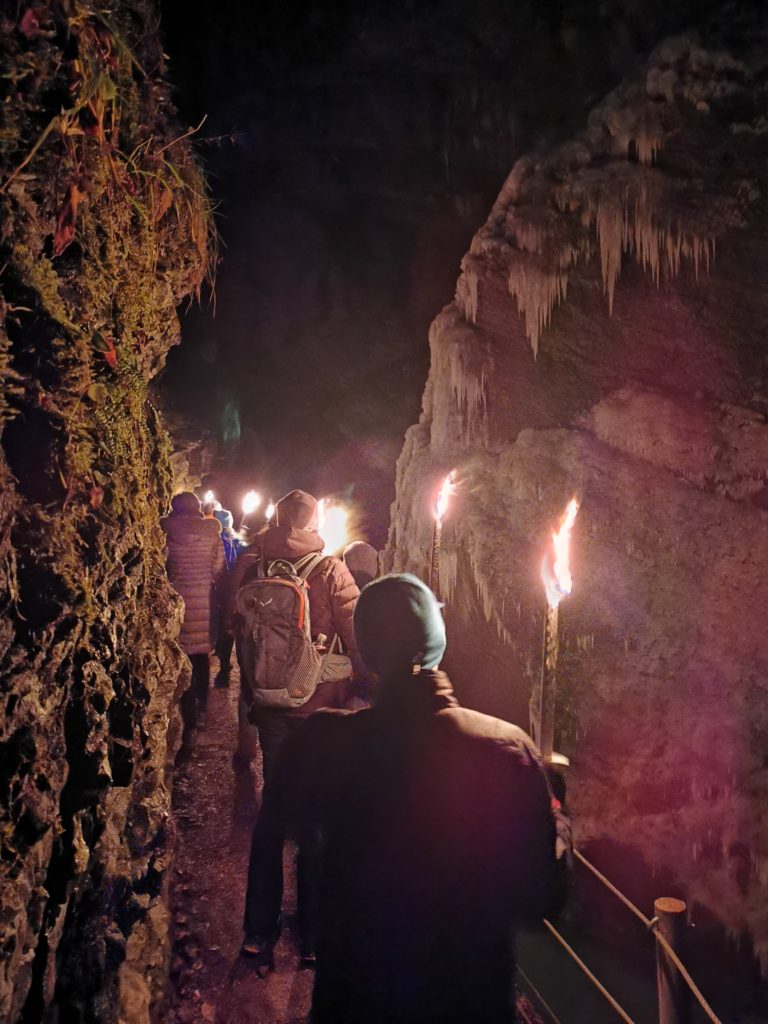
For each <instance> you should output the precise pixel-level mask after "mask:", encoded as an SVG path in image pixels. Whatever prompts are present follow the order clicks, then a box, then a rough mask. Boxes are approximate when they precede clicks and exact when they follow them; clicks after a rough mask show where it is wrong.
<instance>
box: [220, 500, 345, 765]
mask: <svg viewBox="0 0 768 1024" xmlns="http://www.w3.org/2000/svg"><path fill="white" fill-rule="evenodd" d="M323 546H324V542H323V538H322V537H321V536H320V534H319V533H318V503H317V501H316V499H315V498H313V497H312V495H311V494H308V493H307V492H306V491H301V490H294V491H290V492H289V493H288V494H286V495H285V497H283V498H281V499H280V501H278V502H277V504H276V506H275V514H274V517H273V520H272V522H271V523H270V525H269V526H267V527H266V528H265V529H263V530H261V531H260V532H259V533H257V534H256V535H255V536H254V537H253V540H252V542H251V543H250V544H249V545H248V547H247V548H245V549H244V550H243V551H242V552H241V554H240V556H239V557H238V560H237V562H236V563H235V568H234V569H233V571H232V573H231V574H230V577H229V581H228V583H229V587H228V589H229V597H228V615H227V619H228V623H229V628H230V629H231V630H232V632H233V633H234V635H235V637H236V638H237V651H238V664H239V665H240V682H241V703H242V710H243V712H244V714H245V716H246V717H247V719H248V721H249V722H251V724H253V725H254V726H255V727H256V730H257V732H258V737H259V745H260V747H261V753H262V758H263V762H264V782H265V783H267V782H268V781H269V777H270V775H271V774H272V769H273V767H274V763H275V758H276V756H277V753H278V751H279V749H280V746H281V744H282V742H283V741H284V740H285V738H286V737H287V736H289V735H291V734H292V733H293V732H295V731H296V729H298V727H299V726H300V725H301V723H302V722H303V721H304V719H305V718H307V717H308V716H309V715H311V714H312V712H313V711H317V710H318V709H319V708H324V707H344V705H345V704H346V702H347V699H348V697H349V695H350V692H351V676H352V662H354V661H356V660H357V649H356V647H355V636H354V630H353V627H352V615H353V613H354V610H355V604H356V603H357V599H358V597H359V596H360V592H359V590H358V589H357V586H356V585H355V581H354V579H353V578H352V575H351V573H350V572H349V570H348V569H347V567H346V566H345V565H344V562H343V561H342V560H341V559H340V558H334V557H332V556H326V555H323V553H322V552H323ZM283 578H285V579H294V580H301V581H302V582H301V583H300V584H296V583H294V587H293V589H291V588H290V587H289V588H288V589H287V590H286V585H285V583H274V582H273V583H269V582H266V581H267V580H278V579H283ZM260 581H265V582H260ZM254 584H257V590H258V589H261V588H263V587H266V588H267V592H266V594H265V595H264V596H260V597H253V598H251V599H250V600H249V601H246V600H244V599H245V598H246V597H247V595H245V594H244V591H245V589H246V586H250V587H252V586H253V585H254ZM282 598H285V601H282V600H281V599H282ZM238 601H240V603H239V604H238ZM260 601H262V602H264V603H263V604H261V603H259V602H260ZM302 606H303V607H304V609H305V612H306V614H304V615H303V616H302V620H301V622H299V618H298V616H299V614H300V611H301V607H302ZM274 612H277V613H278V614H277V616H276V617H274V616H273V614H272V613H274ZM283 612H285V616H286V617H285V620H283V619H282V618H281V617H280V616H281V614H282V613H283ZM294 615H295V617H296V618H295V622H292V616H294ZM262 616H263V617H262ZM299 633H302V634H303V638H302V639H299ZM291 644H292V645H293V646H291ZM289 647H290V650H289ZM340 651H345V652H346V654H340V653H339V652H340ZM299 654H301V655H302V656H303V658H304V662H306V661H307V660H309V661H312V662H313V665H314V667H315V668H316V669H317V670H318V671H317V672H316V673H315V675H312V673H311V672H310V673H309V675H308V676H307V677H306V679H305V680H304V682H303V683H302V684H301V685H299V686H298V689H295V686H294V688H293V689H291V681H290V680H286V679H284V678H283V674H284V673H285V672H291V671H293V668H294V667H295V666H293V665H292V663H291V659H292V658H294V657H295V656H298V655H299ZM315 655H317V656H318V657H315ZM319 658H323V666H322V670H321V669H320V668H319ZM304 662H302V666H303V665H304ZM265 666H267V667H269V670H270V671H271V672H272V675H269V672H267V674H266V675H265V674H262V671H261V670H262V668H263V667H265ZM299 671H303V668H302V667H300V668H299ZM267 676H269V678H267ZM286 688H287V690H289V691H290V692H287V691H286ZM282 691H286V692H282Z"/></svg>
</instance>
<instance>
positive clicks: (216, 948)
mask: <svg viewBox="0 0 768 1024" xmlns="http://www.w3.org/2000/svg"><path fill="white" fill-rule="evenodd" d="M214 665H215V663H214ZM214 671H215V668H214ZM238 689H239V681H238V679H237V673H236V672H233V677H232V682H231V684H230V688H229V689H227V690H215V689H214V690H212V691H211V695H210V699H209V703H208V714H207V722H206V727H205V729H203V730H200V731H199V732H198V733H197V735H196V737H195V739H194V742H193V743H192V745H191V749H190V750H189V752H188V753H187V754H184V755H182V757H181V758H180V760H179V762H178V764H177V768H176V781H175V787H174V800H173V805H174V818H175V822H176V828H177V830H178V848H177V855H176V860H175V868H174V875H173V881H172V885H171V908H172V913H173V956H172V964H171V981H172V994H171V1006H170V1009H169V1012H168V1014H167V1016H166V1018H165V1020H166V1021H167V1022H168V1024H192V1022H198V1021H204V1022H216V1024H299V1022H301V1021H304V1020H306V1017H307V1014H308V1012H309V1002H310V996H311V990H312V972H311V970H304V969H299V966H298V954H297V952H296V944H295V941H294V935H293V932H292V927H291V925H292V913H293V910H294V909H295V885H294V874H293V862H292V856H291V852H290V848H288V849H287V851H286V865H285V868H286V906H287V915H286V916H287V920H286V925H285V927H284V929H283V936H282V937H281V940H280V943H279V945H278V947H277V950H276V969H275V971H274V972H273V973H270V974H269V975H268V976H267V977H266V978H263V979H261V978H259V977H258V976H257V974H256V972H255V971H254V970H253V968H252V967H251V966H250V964H249V961H248V960H245V959H243V958H241V957H240V956H239V950H240V943H241V941H242V930H241V922H242V917H243V899H244V896H245V883H246V871H247V866H248V850H249V844H250V835H251V830H252V828H253V823H254V821H255V818H256V814H257V811H258V795H259V792H260V789H261V765H260V762H259V761H258V760H257V761H254V762H253V765H252V771H251V772H250V773H244V772H238V773H236V772H235V771H234V769H233V767H232V754H233V752H234V750H235V745H236V742H237V694H238Z"/></svg>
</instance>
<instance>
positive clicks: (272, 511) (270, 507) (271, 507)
mask: <svg viewBox="0 0 768 1024" xmlns="http://www.w3.org/2000/svg"><path fill="white" fill-rule="evenodd" d="M274 514H275V503H274V501H272V499H271V498H270V499H269V504H268V505H267V508H266V511H265V512H264V515H265V516H266V518H267V521H269V520H270V519H271V518H272V516H273V515H274Z"/></svg>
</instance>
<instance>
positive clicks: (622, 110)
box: [456, 39, 747, 356]
mask: <svg viewBox="0 0 768 1024" xmlns="http://www.w3.org/2000/svg"><path fill="white" fill-rule="evenodd" d="M705 58H706V59H705ZM655 60H656V65H655V66H654V67H652V69H651V72H649V74H648V76H647V80H646V81H645V82H644V83H643V85H642V86H641V85H640V84H639V83H638V84H634V85H630V86H625V87H622V88H621V89H619V90H616V91H615V92H614V93H612V94H611V95H610V96H609V97H608V98H607V99H606V101H605V102H604V103H603V104H602V105H601V106H600V107H599V108H597V109H596V110H595V111H593V113H592V115H591V116H590V118H589V123H588V127H587V130H586V131H585V132H584V133H583V134H582V135H581V136H579V137H578V138H577V139H576V140H574V141H572V142H569V143H567V144H565V145H563V146H561V147H559V148H557V149H555V150H554V151H553V152H551V153H550V154H549V155H548V156H547V157H546V158H545V159H543V160H541V161H540V162H538V163H534V161H533V160H531V159H529V158H524V159H523V160H521V161H519V162H518V164H517V165H516V166H515V168H513V171H512V173H511V174H510V176H509V179H508V181H507V183H506V184H505V186H504V188H503V189H502V192H501V194H500V196H499V199H498V201H497V203H496V204H495V206H494V208H493V210H492V212H491V215H490V217H489V219H488V221H487V223H486V225H485V226H484V228H483V229H482V230H481V231H480V232H479V233H478V235H477V236H476V237H475V239H474V240H473V243H472V248H471V251H470V254H469V255H468V256H467V257H466V258H465V260H464V263H463V266H462V270H463V273H462V276H461V278H460V280H459V284H458V288H457V294H456V300H457V305H458V306H459V308H460V309H461V310H462V312H463V314H464V317H465V319H466V320H467V322H468V323H473V324H475V323H477V319H478V301H480V302H482V296H479V294H478V293H479V290H480V289H481V288H482V287H483V279H484V275H488V274H489V273H491V274H494V275H497V274H502V275H504V277H505V278H506V281H507V286H508V289H509V293H510V295H511V296H512V297H513V298H514V299H515V302H516V304H517V309H518V312H519V313H520V315H521V316H522V317H523V320H524V323H525V333H526V335H527V337H528V339H529V340H530V343H531V347H532V349H533V353H534V356H536V354H537V353H538V348H539V341H540V339H541V335H542V333H543V332H544V331H545V330H546V328H547V327H548V325H549V324H550V322H551V319H552V314H553V311H554V309H555V308H556V307H557V306H558V305H559V304H560V303H562V302H564V301H565V299H566V296H567V292H568V286H569V277H570V276H571V275H572V273H573V271H574V270H575V269H576V267H577V266H580V267H586V266H587V265H588V264H589V263H590V261H591V259H592V257H593V255H594V254H595V253H596V252H597V253H599V257H600V265H601V272H602V281H603V289H604V292H605V294H606V297H607V300H608V309H609V312H612V310H613V301H614V296H615V291H616V284H617V281H618V278H619V274H620V273H621V267H622V261H623V260H624V259H625V258H629V259H632V260H634V261H635V262H637V263H638V264H639V265H640V266H641V267H642V268H643V270H644V271H645V272H646V273H647V274H649V275H650V277H651V278H652V280H653V281H654V282H655V283H656V284H657V285H658V284H659V283H660V282H661V281H662V279H673V278H675V277H677V276H678V275H679V274H680V272H681V269H682V267H683V265H684V264H685V263H688V264H690V266H691V267H692V269H693V271H694V274H695V276H696V279H697V280H698V278H699V275H700V274H701V273H702V272H707V271H708V270H709V266H710V263H711V261H712V259H713V257H714V253H715V238H716V237H717V235H718V234H719V233H720V232H722V231H724V230H726V229H727V228H728V227H731V226H733V225H734V224H736V223H738V208H739V206H740V205H741V204H743V202H744V196H743V192H744V182H743V181H742V182H739V181H738V180H737V179H736V178H735V177H734V178H733V180H730V179H729V180H726V179H725V177H724V176H723V175H722V174H716V173H715V170H716V168H715V169H714V170H713V172H712V174H711V175H710V177H709V179H707V173H708V168H706V167H705V168H702V172H703V173H702V180H699V179H698V178H697V179H696V180H693V179H692V178H686V177H685V174H684V173H681V172H680V169H679V168H678V167H676V170H675V173H674V174H671V173H670V174H667V173H666V172H665V171H664V170H663V169H662V166H661V164H662V163H663V154H664V152H665V149H666V148H669V149H670V152H671V153H676V150H675V147H676V145H677V144H678V139H679V138H681V137H685V138H693V139H695V140H696V146H697V147H698V148H701V149H704V147H705V146H706V144H707V135H706V129H705V128H704V127H702V116H703V115H704V114H707V115H708V114H710V112H711V111H710V107H711V105H713V104H716V103H717V101H718V99H719V98H721V97H722V96H723V95H731V93H732V92H733V91H734V90H736V91H738V89H739V88H741V86H740V83H739V81H738V79H739V76H742V77H743V78H744V80H745V81H746V78H747V73H746V71H745V69H744V68H741V66H740V65H738V64H737V63H735V62H731V64H729V65H728V67H727V71H728V90H727V91H726V92H725V93H724V92H723V90H724V85H723V82H722V81H720V79H719V78H718V75H719V71H717V69H718V68H720V64H718V62H717V61H715V60H714V57H712V55H708V54H706V53H704V51H701V50H700V49H697V48H696V47H695V46H694V45H693V43H692V42H691V41H690V40H686V39H681V40H677V41H675V43H674V45H673V46H671V47H670V46H667V48H666V49H660V51H659V52H658V53H657V54H656V55H655ZM702 69H704V70H702ZM713 69H715V70H713ZM705 71H706V75H705V74H704V72H705ZM716 71H717V74H716ZM707 75H711V76H712V77H711V78H708V77H707ZM694 100H695V102H694ZM697 136H699V138H697ZM675 159H676V157H675V156H673V157H672V161H671V164H670V166H672V165H673V164H674V163H675ZM687 159H688V157H687V155H684V157H683V164H685V161H686V160H687Z"/></svg>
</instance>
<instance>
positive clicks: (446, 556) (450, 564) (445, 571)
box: [440, 547, 459, 602]
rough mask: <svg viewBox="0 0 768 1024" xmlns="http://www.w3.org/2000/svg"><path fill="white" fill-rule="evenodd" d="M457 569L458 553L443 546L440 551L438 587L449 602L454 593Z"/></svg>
mask: <svg viewBox="0 0 768 1024" xmlns="http://www.w3.org/2000/svg"><path fill="white" fill-rule="evenodd" d="M458 571H459V553H458V551H456V550H455V549H451V548H445V547H443V548H442V549H441V551H440V587H441V589H442V592H443V595H444V597H445V600H446V601H448V602H450V601H453V598H454V596H455V594H456V579H457V576H458Z"/></svg>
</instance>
